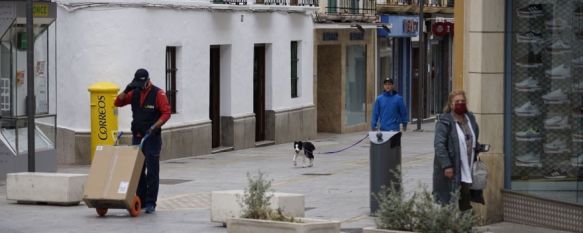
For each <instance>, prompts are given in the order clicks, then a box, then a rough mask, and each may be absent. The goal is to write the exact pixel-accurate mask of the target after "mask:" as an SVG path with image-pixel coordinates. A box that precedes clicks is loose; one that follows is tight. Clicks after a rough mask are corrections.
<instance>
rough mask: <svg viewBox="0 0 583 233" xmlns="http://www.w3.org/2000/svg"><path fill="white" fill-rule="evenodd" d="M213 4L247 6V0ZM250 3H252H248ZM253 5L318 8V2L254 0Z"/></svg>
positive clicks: (221, 1)
mask: <svg viewBox="0 0 583 233" xmlns="http://www.w3.org/2000/svg"><path fill="white" fill-rule="evenodd" d="M211 2H212V3H213V4H228V5H247V0H211ZM250 3H253V2H252V1H250ZM254 4H255V5H276V6H313V7H317V6H318V0H256V1H255V3H254Z"/></svg>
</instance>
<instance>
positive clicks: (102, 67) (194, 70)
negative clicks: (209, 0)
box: [57, 7, 313, 131]
mask: <svg viewBox="0 0 583 233" xmlns="http://www.w3.org/2000/svg"><path fill="white" fill-rule="evenodd" d="M57 13H58V17H57V36H58V38H59V39H58V41H57V49H58V52H57V62H58V64H57V69H58V73H57V75H58V87H59V95H58V114H59V122H58V125H59V126H60V127H64V128H70V129H73V130H76V131H87V130H88V129H89V127H90V122H89V92H88V91H87V87H88V86H89V85H91V84H92V83H95V82H101V81H109V82H113V83H116V84H118V85H119V86H120V88H122V89H123V88H124V87H125V85H126V84H127V83H129V82H130V81H131V79H132V78H133V74H134V72H135V70H136V69H138V68H146V69H147V70H148V71H149V73H150V78H151V80H152V82H153V83H154V84H155V85H157V86H158V87H160V88H163V89H164V88H165V49H166V46H177V47H179V48H178V54H177V56H178V60H177V69H178V73H177V89H178V94H177V110H178V113H177V114H173V115H172V118H171V120H170V122H169V123H168V125H183V124H188V123H193V122H201V121H208V120H209V113H208V109H209V66H210V60H209V57H210V45H225V46H224V48H227V49H226V50H225V52H227V53H228V54H229V56H230V66H228V67H225V68H224V69H229V70H228V72H223V71H221V73H222V74H221V75H225V76H226V77H221V82H223V83H222V84H221V95H222V96H221V98H222V99H221V115H224V116H240V115H248V114H252V113H253V47H254V45H255V44H257V43H266V44H268V45H269V47H270V48H271V51H272V55H271V57H272V59H273V60H272V61H267V64H271V68H272V70H270V71H268V72H266V73H267V74H270V73H271V74H272V75H273V77H268V79H272V80H271V81H272V82H271V85H272V86H271V87H267V88H268V91H266V94H268V93H271V94H270V95H267V96H266V99H268V100H267V101H266V102H267V103H268V104H267V106H266V108H267V109H276V110H277V109H287V108H295V107H301V106H306V105H312V104H313V95H312V93H313V92H312V74H313V69H312V54H313V52H312V48H313V41H312V40H313V22H312V18H311V16H310V15H309V14H306V13H290V14H288V13H282V12H272V13H253V12H249V11H219V10H215V11H213V12H210V11H208V10H174V9H162V8H128V7H122V8H119V7H118V8H106V7H99V8H87V9H80V10H75V11H67V10H65V9H64V8H63V7H59V8H58V12H57ZM292 40H298V41H301V46H300V47H301V48H302V51H301V54H302V57H300V61H301V71H302V73H301V77H300V80H301V84H300V86H301V88H300V90H301V93H300V97H299V98H294V99H292V98H291V93H290V90H291V87H290V86H291V82H290V41H292ZM222 48H223V47H222ZM268 50H269V49H268ZM221 52H222V53H223V51H221ZM267 57H269V56H267ZM223 65H224V64H223ZM222 69H223V67H222ZM225 82H226V83H225ZM270 88H272V89H273V90H270ZM270 98H272V99H270ZM130 122H131V110H130V108H129V107H127V108H123V109H120V111H119V126H120V129H122V130H129V124H130Z"/></svg>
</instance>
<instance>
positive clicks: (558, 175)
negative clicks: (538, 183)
mask: <svg viewBox="0 0 583 233" xmlns="http://www.w3.org/2000/svg"><path fill="white" fill-rule="evenodd" d="M545 178H547V179H565V178H567V172H565V171H563V170H561V169H553V170H552V171H550V172H549V173H547V174H545Z"/></svg>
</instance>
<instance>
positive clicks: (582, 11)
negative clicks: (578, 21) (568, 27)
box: [574, 6, 583, 17]
mask: <svg viewBox="0 0 583 233" xmlns="http://www.w3.org/2000/svg"><path fill="white" fill-rule="evenodd" d="M574 13H575V16H578V17H583V6H580V7H578V8H577V9H575V12H574Z"/></svg>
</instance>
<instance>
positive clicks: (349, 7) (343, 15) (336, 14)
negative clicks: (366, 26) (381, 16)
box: [316, 0, 378, 23]
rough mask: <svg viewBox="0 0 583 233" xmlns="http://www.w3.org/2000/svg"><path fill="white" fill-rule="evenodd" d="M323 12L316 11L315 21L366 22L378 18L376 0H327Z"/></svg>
mask: <svg viewBox="0 0 583 233" xmlns="http://www.w3.org/2000/svg"><path fill="white" fill-rule="evenodd" d="M326 3H327V5H325V6H324V9H325V12H318V13H317V15H316V22H318V23H324V22H368V23H372V22H374V21H377V20H378V17H377V15H376V0H327V1H326Z"/></svg>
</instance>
